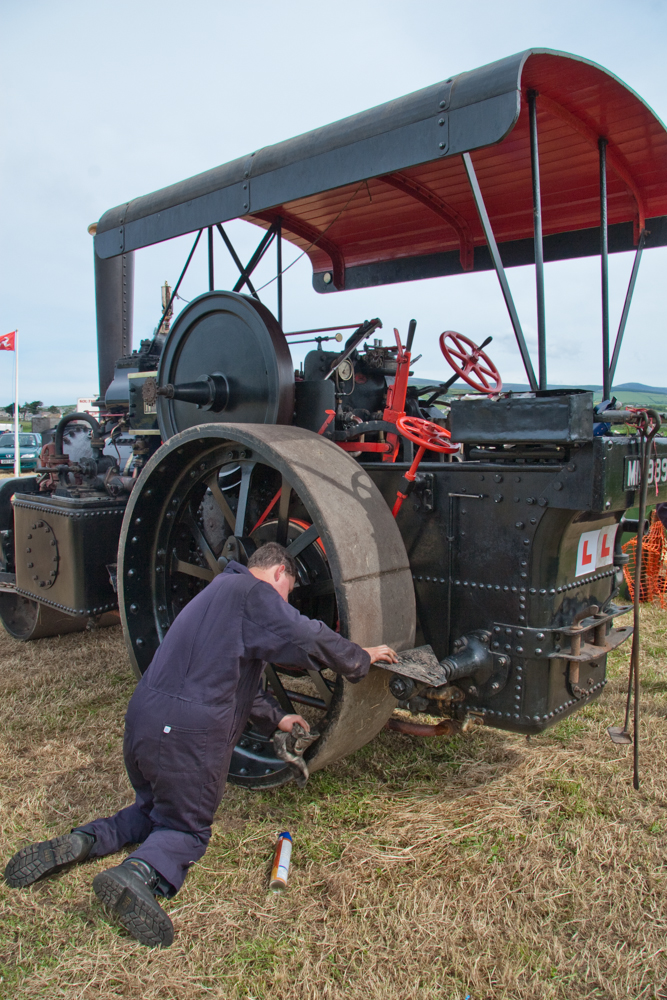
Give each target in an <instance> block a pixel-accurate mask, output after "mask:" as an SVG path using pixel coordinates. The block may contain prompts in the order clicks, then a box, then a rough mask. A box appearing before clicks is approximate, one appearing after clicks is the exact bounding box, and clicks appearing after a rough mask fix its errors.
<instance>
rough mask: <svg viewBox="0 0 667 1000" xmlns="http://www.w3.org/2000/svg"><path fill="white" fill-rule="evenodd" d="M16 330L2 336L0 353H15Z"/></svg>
mask: <svg viewBox="0 0 667 1000" xmlns="http://www.w3.org/2000/svg"><path fill="white" fill-rule="evenodd" d="M15 341H16V330H12V332H11V333H3V334H0V351H15V350H16V346H15Z"/></svg>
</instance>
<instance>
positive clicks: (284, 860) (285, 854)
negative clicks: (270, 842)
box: [269, 830, 292, 892]
mask: <svg viewBox="0 0 667 1000" xmlns="http://www.w3.org/2000/svg"><path fill="white" fill-rule="evenodd" d="M291 857H292V838H291V837H290V835H289V833H288V832H287V830H285V831H284V832H283V833H281V834H280V835H279V836H278V843H277V844H276V853H275V854H274V856H273V866H272V868H271V880H270V882H269V889H272V890H273V892H281V891H282V890H283V889H285V888H286V886H287V875H288V873H289V864H290V858H291Z"/></svg>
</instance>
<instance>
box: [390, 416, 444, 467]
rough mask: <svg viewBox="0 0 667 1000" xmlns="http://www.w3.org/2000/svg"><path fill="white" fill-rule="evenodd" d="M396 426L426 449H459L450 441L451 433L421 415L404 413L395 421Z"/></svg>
mask: <svg viewBox="0 0 667 1000" xmlns="http://www.w3.org/2000/svg"><path fill="white" fill-rule="evenodd" d="M396 427H397V429H398V430H399V431H400V432H401V434H402V435H403V437H406V438H407V439H408V441H412V442H413V443H414V444H418V445H419V447H420V448H424V449H425V450H426V451H440V452H443V453H448V454H453V453H454V452H455V451H458V450H459V446H458V445H457V444H452V442H451V441H450V438H451V436H452V435H451V434H450V433H449V431H448V430H447V428H446V427H438V425H437V424H434V423H433V422H432V421H431V420H422V418H421V417H408V416H407V415H406V414H405V413H404V414H403V415H402V416H400V417H399V418H398V419H397V421H396ZM420 457H421V456H420Z"/></svg>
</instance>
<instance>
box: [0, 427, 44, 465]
mask: <svg viewBox="0 0 667 1000" xmlns="http://www.w3.org/2000/svg"><path fill="white" fill-rule="evenodd" d="M41 449H42V442H41V439H40V435H39V434H19V450H20V452H21V471H22V472H27V471H28V470H29V469H34V468H36V467H37V461H38V459H39V453H40V451H41ZM13 467H14V435H13V434H10V433H5V434H2V435H0V469H9V468H13Z"/></svg>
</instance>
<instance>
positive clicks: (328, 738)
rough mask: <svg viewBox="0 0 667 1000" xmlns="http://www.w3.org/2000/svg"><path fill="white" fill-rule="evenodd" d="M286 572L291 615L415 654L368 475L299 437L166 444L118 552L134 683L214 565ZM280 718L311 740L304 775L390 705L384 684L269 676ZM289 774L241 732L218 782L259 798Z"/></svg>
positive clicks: (230, 434) (287, 673)
mask: <svg viewBox="0 0 667 1000" xmlns="http://www.w3.org/2000/svg"><path fill="white" fill-rule="evenodd" d="M274 540H275V541H279V542H281V543H282V544H285V545H287V547H288V549H289V551H290V552H291V554H292V555H293V556H294V557H295V559H296V561H297V564H298V567H299V580H298V581H297V586H296V587H295V589H294V592H293V595H292V602H293V603H294V604H295V606H296V607H297V608H298V609H299V610H300V611H301V612H302V613H303V614H307V615H308V616H309V617H312V618H319V619H321V620H322V621H324V622H325V623H326V624H327V625H329V626H330V627H331V628H334V629H336V628H338V629H339V630H340V632H341V634H342V635H345V636H348V637H349V638H351V639H353V640H354V641H355V642H358V643H359V645H361V646H374V645H378V644H379V643H382V642H387V643H389V644H390V645H392V646H394V647H395V648H397V649H399V650H400V649H405V648H408V647H409V646H411V645H413V644H414V632H415V602H414V592H413V585H412V576H411V573H410V568H409V564H408V559H407V555H406V552H405V546H404V544H403V540H402V538H401V536H400V533H399V531H398V528H397V527H396V523H395V521H394V519H393V518H392V516H391V513H390V511H389V508H388V507H387V504H386V502H385V501H384V499H383V498H382V496H381V495H380V493H379V491H378V490H377V488H376V487H375V485H374V484H373V482H372V481H371V479H370V477H369V476H368V474H367V473H366V472H365V471H364V470H363V469H362V468H361V467H360V466H359V465H358V464H357V463H356V462H355V461H354V460H353V459H352V458H350V456H349V455H347V454H346V453H345V452H343V451H342V450H341V449H340V448H338V447H337V446H336V445H335V444H333V443H332V442H331V441H328V440H326V439H324V438H322V437H318V436H317V435H315V434H313V433H312V432H310V431H306V430H303V429H301V428H298V427H291V426H277V425H257V424H242V425H239V424H203V425H200V426H198V427H192V428H190V429H189V430H186V431H183V432H181V433H180V434H177V435H176V436H175V437H173V438H172V439H171V440H170V441H168V442H167V443H166V444H164V445H163V446H162V447H161V448H160V449H159V450H158V451H157V452H156V453H155V455H153V457H152V458H151V459H150V461H149V462H148V464H147V466H146V468H145V469H144V471H143V472H142V474H141V478H140V480H139V482H138V483H137V486H136V487H135V489H134V491H133V493H132V495H131V498H130V502H129V504H128V506H127V510H126V514H125V519H124V522H123V528H122V531H121V540H120V547H119V561H118V579H119V583H120V584H121V586H120V587H119V591H120V594H119V598H120V607H121V616H122V620H123V626H124V630H125V636H126V641H127V644H128V650H129V653H130V657H131V659H132V662H133V664H134V666H135V669H136V672H137V674H138V675H140V674H141V673H142V672H143V671H144V670H145V669H146V667H147V666H148V665H149V663H150V661H151V659H152V657H153V655H154V653H155V650H156V649H157V647H158V645H159V643H160V642H161V641H162V639H163V637H164V636H165V635H166V632H167V631H168V629H169V627H170V624H171V622H172V621H173V620H174V618H175V616H176V615H177V614H178V612H179V611H180V610H181V608H182V607H184V606H185V604H187V602H188V601H189V600H191V599H192V598H193V597H194V596H195V595H196V594H197V593H199V592H200V591H201V590H202V589H203V588H204V587H205V586H206V585H207V584H208V583H209V582H210V581H211V580H212V579H213V577H214V576H215V575H217V574H218V573H220V572H222V570H223V569H224V566H225V565H226V561H227V559H230V558H238V557H239V556H240V557H241V559H243V558H244V557H245V556H249V555H250V554H251V553H252V552H253V551H254V549H255V548H256V547H257V546H258V545H261V544H262V543H264V542H266V541H274ZM265 678H266V682H267V684H268V687H269V688H270V689H271V691H272V693H273V694H274V695H275V696H276V697H277V698H278V700H279V701H280V702H281V704H282V705H283V707H284V708H285V710H286V711H289V712H293V711H294V712H299V713H301V714H303V715H305V716H306V718H308V719H309V721H311V724H313V725H315V726H316V727H317V728H318V729H319V730H320V732H321V733H322V737H321V738H320V739H319V740H318V741H317V742H316V743H315V744H313V746H312V747H311V749H310V751H309V766H310V768H311V770H317V769H319V768H321V767H324V766H325V765H326V764H328V763H331V762H332V761H334V760H337V759H339V758H340V757H344V756H346V755H347V754H349V753H351V752H353V751H354V750H356V749H358V748H359V747H361V746H363V745H364V744H365V743H367V742H368V741H369V740H371V739H372V738H373V737H374V736H375V735H376V734H377V733H378V732H379V730H380V729H381V728H382V726H383V725H384V723H385V722H386V720H387V719H388V718H389V716H390V715H391V713H392V711H393V709H394V708H395V706H396V700H395V699H394V697H393V696H392V694H391V693H390V691H389V688H388V681H389V678H390V675H389V674H388V673H387V671H385V670H382V669H378V668H375V667H372V668H371V671H370V673H369V674H368V676H367V677H365V678H364V680H363V681H361V682H360V683H358V684H351V683H349V682H348V681H345V680H343V679H342V678H340V677H338V676H337V675H335V674H333V673H331V672H329V671H324V672H322V673H319V672H316V671H313V672H312V674H311V675H309V674H308V673H307V672H305V671H303V670H300V669H297V668H292V667H290V666H289V665H288V664H287V665H285V664H283V665H280V666H275V665H269V667H268V668H267V671H266V674H265ZM291 776H292V771H291V769H290V768H288V767H287V766H286V765H284V764H283V762H282V761H280V760H279V759H278V758H276V757H275V756H274V754H273V750H272V745H271V743H270V741H268V740H266V739H265V738H264V737H261V736H259V735H258V734H257V733H254V732H252V730H248V731H247V732H246V734H244V737H243V738H242V739H241V741H240V742H239V745H238V746H237V747H236V750H235V753H234V758H233V760H232V767H231V770H230V775H229V777H230V780H231V781H236V782H238V783H240V784H245V785H248V786H251V787H267V786H270V785H278V784H282V783H283V782H284V781H288V780H290V778H291Z"/></svg>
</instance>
